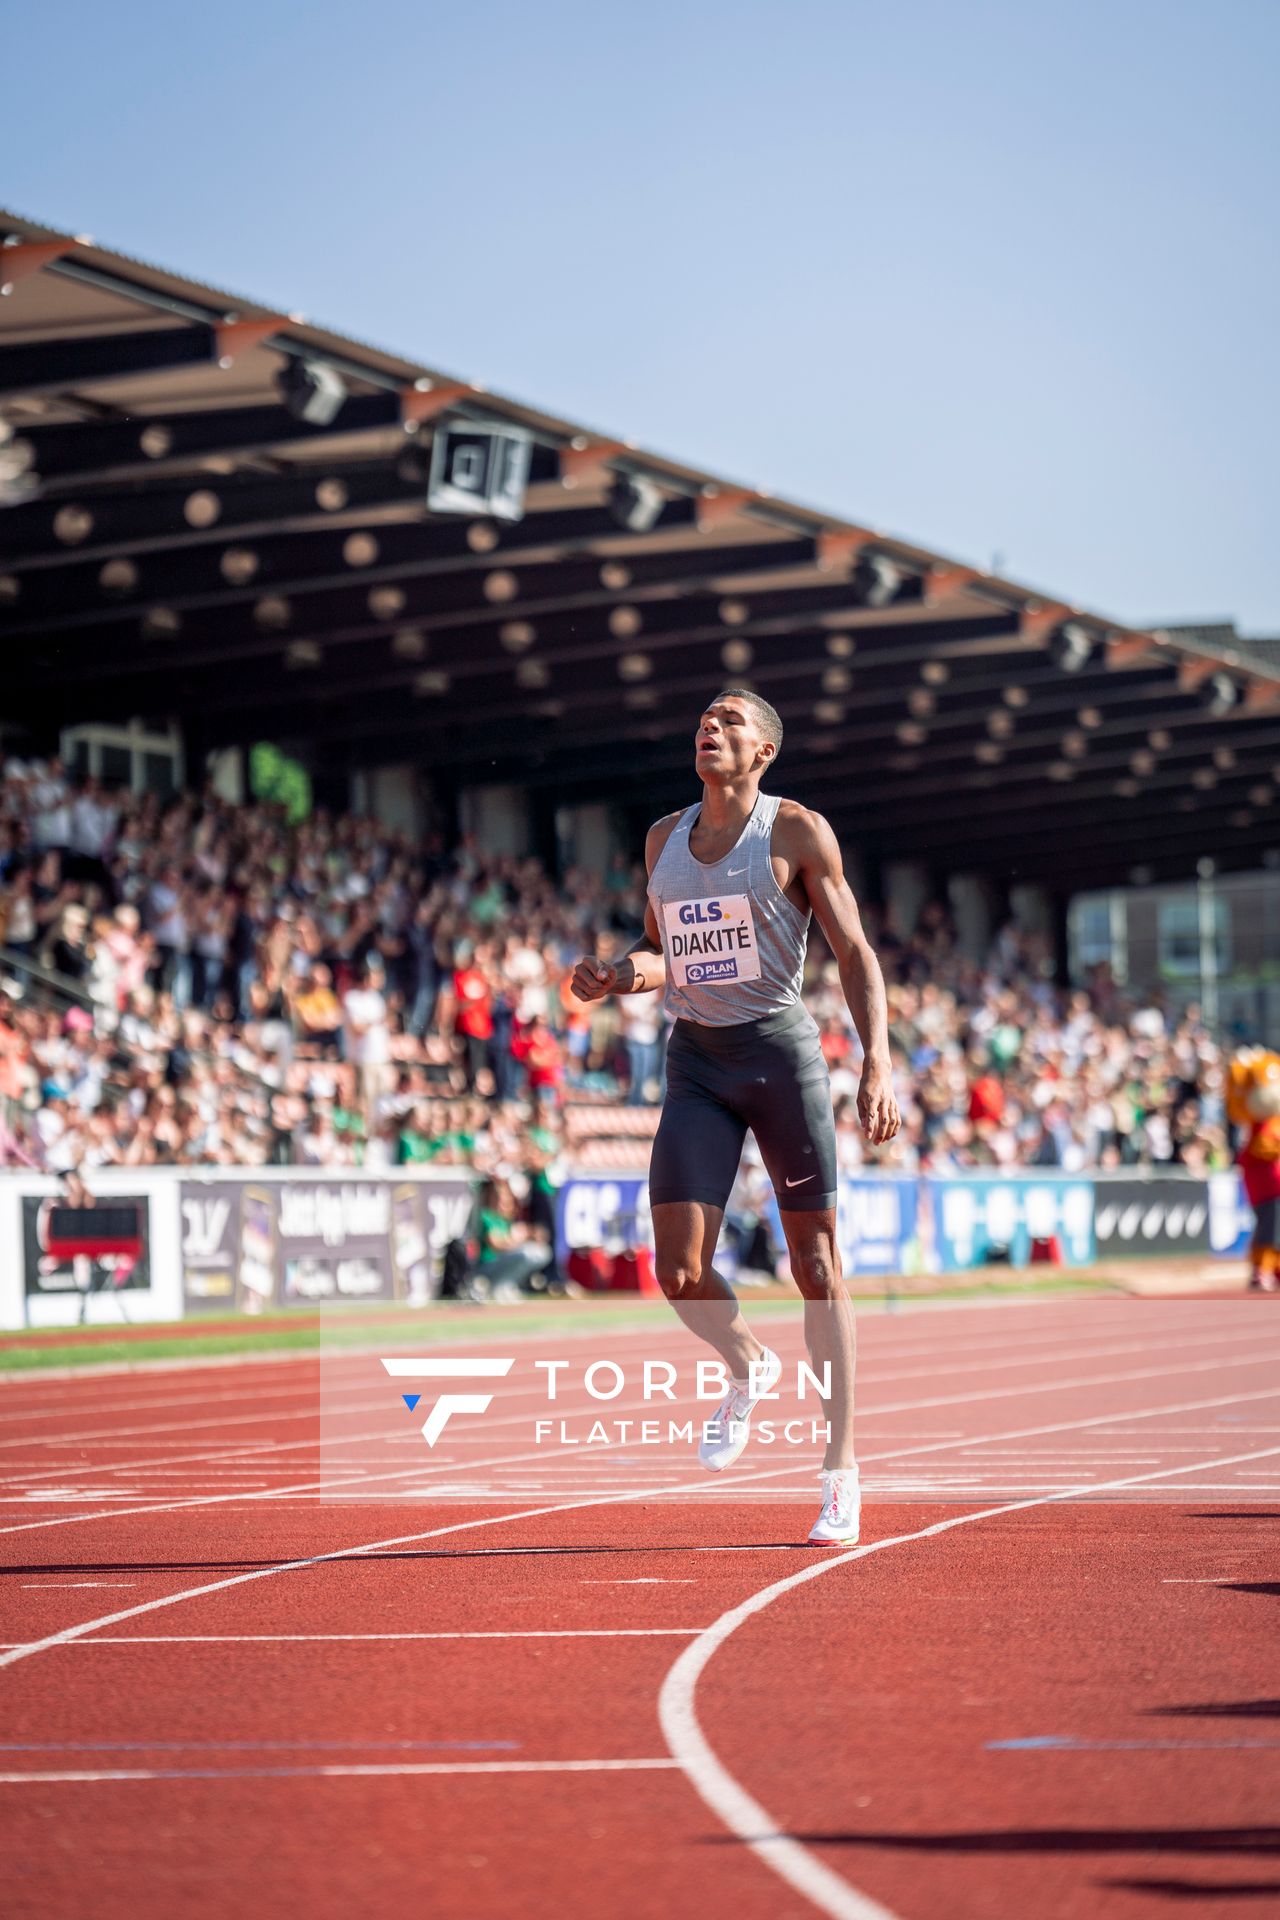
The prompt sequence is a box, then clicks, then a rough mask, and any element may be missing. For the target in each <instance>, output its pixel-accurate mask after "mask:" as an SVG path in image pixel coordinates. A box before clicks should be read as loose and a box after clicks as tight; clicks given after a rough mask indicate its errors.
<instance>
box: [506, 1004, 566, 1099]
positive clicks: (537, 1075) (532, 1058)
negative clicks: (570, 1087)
mask: <svg viewBox="0 0 1280 1920" xmlns="http://www.w3.org/2000/svg"><path fill="white" fill-rule="evenodd" d="M511 1051H512V1053H513V1054H514V1055H515V1057H516V1059H517V1060H518V1061H519V1062H520V1065H521V1066H522V1067H523V1068H524V1070H525V1072H526V1073H527V1074H528V1076H529V1089H530V1092H532V1093H533V1094H534V1095H535V1096H536V1095H538V1094H540V1093H541V1094H546V1093H555V1094H558V1093H559V1091H560V1088H561V1087H562V1086H563V1085H564V1054H563V1050H562V1048H561V1046H560V1042H559V1040H557V1038H556V1036H555V1034H554V1033H553V1032H552V1031H551V1028H550V1026H549V1025H548V1023H547V1020H546V1017H545V1016H544V1015H543V1014H537V1015H536V1016H535V1018H534V1019H532V1020H531V1021H530V1022H529V1024H528V1026H526V1027H521V1028H520V1030H519V1032H518V1033H517V1034H516V1037H515V1039H514V1040H513V1041H512V1042H511Z"/></svg>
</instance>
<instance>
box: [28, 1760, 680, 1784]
mask: <svg viewBox="0 0 1280 1920" xmlns="http://www.w3.org/2000/svg"><path fill="white" fill-rule="evenodd" d="M678 1765H679V1762H678V1761H675V1760H670V1759H666V1758H663V1759H661V1760H656V1759H655V1760H396V1761H386V1762H382V1763H373V1764H370V1765H367V1766H348V1765H345V1764H343V1765H339V1766H327V1767H121V1768H113V1769H111V1770H106V1769H103V1770H102V1771H101V1772H94V1773H91V1772H89V1771H88V1770H85V1771H79V1772H75V1773H0V1786H4V1787H48V1786H84V1785H100V1784H102V1783H104V1782H105V1783H108V1784H115V1783H116V1782H119V1781H128V1780H368V1779H377V1778H382V1777H385V1776H387V1775H404V1774H428V1773H435V1774H441V1773H442V1774H457V1773H662V1772H672V1771H674V1770H675V1769H676V1767H677V1766H678Z"/></svg>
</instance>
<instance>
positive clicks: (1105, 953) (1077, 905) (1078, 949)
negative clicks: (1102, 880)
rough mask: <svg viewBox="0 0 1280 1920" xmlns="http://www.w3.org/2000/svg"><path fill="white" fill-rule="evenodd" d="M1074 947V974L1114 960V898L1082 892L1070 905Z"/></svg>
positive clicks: (1072, 959) (1068, 931)
mask: <svg viewBox="0 0 1280 1920" xmlns="http://www.w3.org/2000/svg"><path fill="white" fill-rule="evenodd" d="M1067 933H1068V938H1069V940H1070V945H1071V971H1072V973H1073V974H1076V975H1083V974H1086V973H1087V972H1088V971H1089V969H1090V967H1096V966H1100V965H1101V964H1102V963H1103V962H1104V961H1106V962H1108V963H1109V962H1110V960H1111V936H1112V916H1111V895H1110V894H1109V893H1082V894H1081V895H1080V896H1079V898H1078V899H1076V900H1073V901H1072V902H1071V909H1070V915H1069V918H1068V921H1067Z"/></svg>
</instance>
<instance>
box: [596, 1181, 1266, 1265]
mask: <svg viewBox="0 0 1280 1920" xmlns="http://www.w3.org/2000/svg"><path fill="white" fill-rule="evenodd" d="M766 1217H767V1218H768V1219H769V1222H770V1224H771V1226H772V1227H773V1229H774V1232H775V1235H776V1237H777V1240H778V1244H779V1245H781V1244H782V1234H781V1222H780V1221H779V1219H778V1213H777V1204H776V1202H772V1203H771V1205H770V1208H769V1211H768V1213H767V1215H766ZM1251 1226H1252V1215H1251V1213H1250V1211H1249V1207H1248V1205H1247V1203H1246V1201H1245V1198H1244V1190H1243V1187H1242V1184H1241V1181H1240V1176H1239V1174H1238V1173H1236V1172H1235V1171H1234V1170H1233V1171H1231V1172H1229V1173H1219V1174H1212V1175H1210V1176H1209V1177H1208V1178H1207V1179H1201V1178H1196V1177H1194V1176H1192V1175H1187V1174H1177V1173H1168V1174H1165V1173H1153V1174H1150V1175H1147V1176H1144V1175H1142V1174H1140V1173H1135V1172H1125V1173H1117V1174H1109V1173H1099V1174H1064V1173H1055V1172H1045V1173H1036V1172H1026V1173H1019V1174H1006V1175H997V1176H995V1177H992V1176H990V1175H988V1174H986V1173H981V1174H977V1173H975V1174H954V1175H949V1176H947V1177H946V1178H935V1177H933V1176H917V1175H913V1174H849V1175H844V1176H842V1178H841V1180H840V1197H839V1203H838V1210H837V1237H838V1239H839V1242H840V1252H841V1255H842V1258H843V1261H844V1266H845V1271H846V1272H848V1273H858V1274H881V1275H889V1274H904V1275H913V1274H928V1273H956V1272H963V1271H965V1270H967V1269H971V1268H975V1267H983V1266H987V1265H990V1264H993V1263H994V1262H997V1261H1007V1262H1008V1263H1009V1264H1010V1265H1011V1266H1025V1265H1027V1264H1028V1262H1029V1260H1030V1258H1031V1250H1032V1244H1033V1242H1042V1243H1043V1242H1048V1241H1056V1243H1057V1245H1058V1248H1059V1249H1060V1251H1061V1256H1062V1260H1063V1263H1064V1264H1065V1265H1068V1266H1079V1267H1084V1266H1089V1265H1091V1264H1092V1262H1093V1261H1094V1260H1096V1259H1098V1258H1099V1257H1100V1256H1106V1255H1108V1254H1109V1255H1111V1256H1112V1257H1119V1256H1123V1257H1124V1258H1126V1259H1133V1258H1138V1257H1142V1256H1145V1255H1150V1256H1152V1257H1155V1256H1158V1255H1169V1254H1187V1253H1204V1254H1216V1255H1219V1256H1222V1257H1226V1256H1230V1255H1236V1254H1240V1253H1242V1252H1243V1250H1244V1248H1245V1247H1246V1246H1247V1244H1248V1239H1249V1233H1250V1230H1251ZM558 1237H559V1248H560V1252H561V1254H562V1255H567V1254H568V1253H569V1252H570V1251H572V1249H573V1248H575V1247H590V1246H602V1247H605V1248H607V1249H609V1250H610V1251H614V1250H617V1249H619V1248H622V1247H626V1246H652V1245H653V1228H652V1222H651V1219H650V1214H649V1190H648V1183H647V1182H646V1181H645V1180H644V1179H643V1178H642V1177H641V1176H640V1175H637V1174H635V1173H617V1174H608V1173H596V1172H592V1173H590V1174H582V1175H576V1176H574V1177H572V1178H570V1179H569V1180H568V1181H567V1182H566V1184H565V1186H564V1188H563V1189H562V1191H561V1194H560V1209H559V1236H558ZM738 1240H739V1234H738V1231H737V1230H736V1227H735V1226H734V1225H732V1224H727V1226H726V1231H725V1232H724V1234H723V1235H722V1237H721V1244H720V1248H719V1250H718V1252H717V1255H716V1264H717V1266H718V1267H720V1268H721V1269H722V1270H723V1271H724V1272H726V1273H729V1274H731V1273H732V1271H733V1267H734V1263H735V1259H736V1249H737V1245H738Z"/></svg>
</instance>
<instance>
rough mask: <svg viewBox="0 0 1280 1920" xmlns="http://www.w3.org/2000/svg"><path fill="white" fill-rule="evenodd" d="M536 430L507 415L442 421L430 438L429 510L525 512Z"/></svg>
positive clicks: (510, 516) (504, 516)
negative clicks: (516, 424) (530, 430)
mask: <svg viewBox="0 0 1280 1920" xmlns="http://www.w3.org/2000/svg"><path fill="white" fill-rule="evenodd" d="M532 458H533V435H532V434H531V433H528V432H526V431H525V429H524V428H523V427H513V426H511V425H510V424H509V423H508V422H507V421H505V420H485V421H476V422H472V421H470V420H460V419H457V418H453V419H449V420H445V421H443V422H442V423H441V424H440V425H439V426H438V427H437V428H436V430H435V435H434V437H433V439H432V442H431V477H430V481H429V483H428V486H427V510H428V512H430V513H468V514H488V515H490V516H491V517H492V518H493V519H495V520H519V519H521V518H522V517H523V515H524V490H525V486H526V484H527V482H528V479H529V466H530V462H531V461H532Z"/></svg>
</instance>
